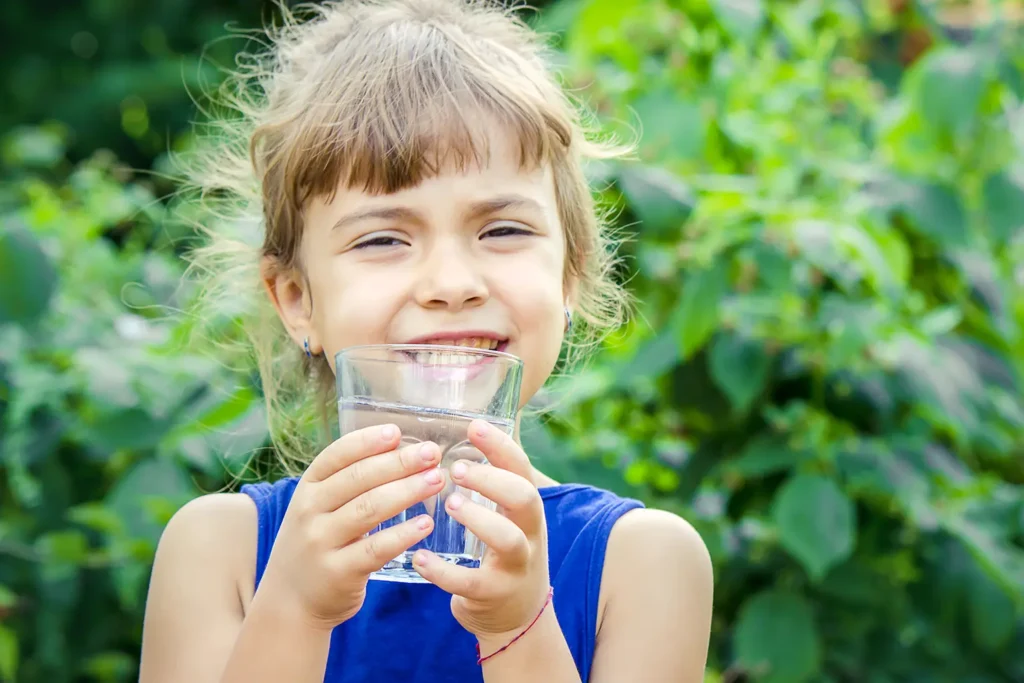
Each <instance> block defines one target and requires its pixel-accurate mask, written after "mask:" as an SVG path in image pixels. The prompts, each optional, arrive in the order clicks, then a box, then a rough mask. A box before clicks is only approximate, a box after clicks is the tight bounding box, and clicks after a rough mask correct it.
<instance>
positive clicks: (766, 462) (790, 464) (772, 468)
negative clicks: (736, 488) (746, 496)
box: [721, 436, 810, 478]
mask: <svg viewBox="0 0 1024 683" xmlns="http://www.w3.org/2000/svg"><path fill="white" fill-rule="evenodd" d="M809 459H810V454H809V453H807V452H806V451H803V450H800V449H797V448H794V447H793V446H791V445H789V444H787V443H786V442H785V441H784V440H783V439H780V438H778V437H769V436H759V437H755V438H754V439H753V440H752V441H751V442H750V443H749V444H747V446H746V447H745V448H744V449H743V450H742V451H741V452H740V454H739V455H738V456H737V457H736V458H733V459H731V460H728V461H725V462H723V463H722V465H721V468H722V471H723V472H724V473H727V474H729V475H731V476H739V477H744V478H747V477H763V476H767V475H770V474H775V473H776V472H785V471H788V470H790V469H793V468H794V467H796V466H797V465H799V464H800V463H802V462H805V461H807V460H809Z"/></svg>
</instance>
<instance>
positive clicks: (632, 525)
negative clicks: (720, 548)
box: [606, 508, 712, 578]
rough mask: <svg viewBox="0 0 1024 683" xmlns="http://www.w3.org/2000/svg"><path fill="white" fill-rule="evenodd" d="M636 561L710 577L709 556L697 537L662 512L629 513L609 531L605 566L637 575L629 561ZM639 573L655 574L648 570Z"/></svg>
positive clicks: (640, 510)
mask: <svg viewBox="0 0 1024 683" xmlns="http://www.w3.org/2000/svg"><path fill="white" fill-rule="evenodd" d="M638 557H640V558H643V557H651V558H657V559H659V560H661V562H665V561H671V562H672V563H673V566H674V567H675V568H676V569H679V568H680V565H685V566H686V567H688V568H689V569H690V570H691V571H692V572H694V573H696V574H698V575H705V576H706V577H708V578H710V576H711V570H712V566H711V556H710V554H709V553H708V549H707V546H706V545H705V544H704V540H703V539H702V538H701V537H700V534H699V533H697V530H696V529H694V528H693V526H692V525H691V524H690V523H689V522H687V521H686V520H685V519H683V518H682V517H680V516H678V515H674V514H672V513H671V512H666V511H664V510H655V509H651V508H638V509H635V510H630V511H629V512H627V513H626V514H624V515H623V516H622V517H621V518H619V520H618V521H617V522H616V523H615V526H613V527H612V532H611V535H610V536H609V537H608V557H607V560H606V562H611V563H612V564H622V565H624V566H626V567H633V568H634V569H635V570H637V571H640V570H641V568H639V567H637V566H636V563H635V561H633V558H638ZM642 571H645V572H649V571H657V570H656V569H655V568H653V567H649V568H646V569H642Z"/></svg>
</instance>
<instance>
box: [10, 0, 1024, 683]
mask: <svg viewBox="0 0 1024 683" xmlns="http://www.w3.org/2000/svg"><path fill="white" fill-rule="evenodd" d="M897 4H898V5H899V6H900V7H901V8H902V9H899V10H896V9H893V8H894V7H896V5H897ZM904 4H905V3H888V2H881V1H878V2H875V1H871V2H866V3H854V2H847V1H845V0H838V1H836V2H819V1H817V0H801V1H800V2H769V1H767V0H763V1H762V0H709V1H704V0H643V1H642V2H634V3H629V2H622V1H621V0H559V2H556V3H554V4H553V5H552V6H551V7H550V8H549V9H548V10H547V11H545V12H544V13H543V14H541V15H540V17H539V20H538V21H539V22H540V26H541V28H544V29H545V30H550V31H552V32H554V33H555V34H556V35H557V41H558V47H559V49H560V50H561V52H562V55H561V57H562V59H561V63H563V64H565V65H566V66H565V73H564V76H565V78H566V80H567V81H568V83H569V84H570V85H572V86H578V87H579V88H581V89H582V92H583V93H584V94H585V95H586V96H587V97H588V98H589V99H590V100H591V101H592V103H593V104H594V105H595V106H596V108H597V110H598V112H599V113H600V115H601V116H602V117H603V120H604V121H606V122H608V123H607V125H608V127H609V128H610V129H612V130H616V129H619V127H620V126H621V125H622V124H623V123H625V124H627V125H628V124H629V123H630V122H635V123H636V124H639V126H638V128H639V129H640V131H641V135H640V139H639V154H640V157H641V160H640V161H639V162H630V163H624V164H619V165H609V166H604V167H602V168H601V169H598V170H599V171H600V174H601V175H602V177H603V178H605V179H607V180H610V181H611V184H610V187H609V189H608V190H607V191H606V194H607V197H606V198H607V199H608V200H609V201H613V202H621V204H622V205H623V206H624V207H625V211H624V213H623V214H622V216H621V220H622V223H623V225H624V226H625V227H626V228H627V229H628V230H631V231H633V232H635V233H636V239H634V240H632V241H631V242H630V243H629V244H628V245H627V246H626V255H627V256H628V257H629V258H628V261H627V264H628V268H627V272H625V273H623V276H624V277H628V278H629V282H630V287H631V289H632V290H633V292H634V294H635V296H636V298H637V300H638V301H639V302H640V309H641V310H640V311H639V313H640V315H638V316H637V317H636V318H635V321H634V322H633V323H631V324H630V325H629V326H628V327H627V328H626V329H625V330H623V331H622V333H621V334H619V335H617V336H616V337H615V338H614V339H612V340H610V342H609V343H608V345H607V347H606V348H605V349H603V351H602V353H601V354H600V355H599V357H598V359H597V360H596V362H595V363H594V364H592V365H590V366H588V368H587V369H586V370H585V371H583V372H582V373H581V374H579V375H577V376H575V377H573V378H570V379H568V380H566V381H564V382H561V383H557V384H555V385H553V386H552V387H550V389H549V392H546V393H545V394H544V395H542V396H540V397H538V401H539V402H541V403H544V402H545V401H552V406H553V407H552V412H551V414H550V419H549V420H548V421H547V422H546V423H545V424H539V423H537V422H536V421H534V422H533V423H531V424H528V425H525V426H524V432H523V443H524V445H525V447H526V449H527V451H528V452H529V453H530V454H531V457H532V458H533V459H534V460H535V462H536V463H537V464H538V466H539V467H540V468H541V469H543V470H544V471H546V472H547V473H548V474H550V475H551V476H554V477H556V478H559V479H563V480H576V481H584V482H588V483H592V484H595V485H598V486H603V487H606V488H610V489H612V490H615V491H618V492H620V493H623V494H627V495H634V496H640V497H642V498H644V499H645V500H646V501H647V502H648V503H649V504H651V505H656V506H660V507H663V508H665V509H668V510H672V511H674V512H677V513H679V514H681V515H683V516H684V517H686V518H687V519H689V520H691V522H692V523H693V524H694V525H695V526H696V527H697V528H698V530H699V531H700V532H701V534H702V536H703V538H704V539H705V541H706V542H707V544H708V547H709V549H710V551H711V553H712V557H713V559H714V562H715V567H716V589H715V599H716V614H715V630H714V633H713V641H712V651H711V661H710V669H711V670H710V673H709V680H712V681H714V680H720V679H721V677H725V676H726V672H727V671H728V672H729V674H732V673H734V672H737V671H742V672H746V673H747V674H748V675H749V677H750V678H751V679H752V680H757V681H771V682H780V683H783V682H784V683H790V682H792V683H796V682H799V681H832V682H840V681H871V682H879V683H881V682H886V681H902V680H932V681H951V682H957V683H960V682H962V681H972V682H974V683H995V682H997V681H1015V680H1024V620H1022V610H1024V495H1022V492H1024V488H1022V486H1024V399H1022V396H1024V231H1022V230H1021V226H1022V225H1024V129H1022V128H1021V123H1020V121H1021V118H1020V116H1021V115H1020V113H1019V112H1020V111H1022V110H1021V108H1020V107H1021V98H1022V96H1024V69H1022V66H1024V40H1022V39H1021V36H1020V35H1019V32H1017V31H1015V30H1013V29H1012V28H1011V27H1009V26H1006V25H1003V24H996V25H993V26H992V27H990V28H988V29H985V30H984V31H981V32H979V34H978V35H977V36H975V37H974V39H970V40H968V39H962V40H959V41H954V40H951V39H950V38H949V36H948V35H946V31H945V30H944V29H943V27H942V24H941V21H940V20H938V19H937V18H936V16H934V14H933V13H932V10H931V9H930V7H929V6H928V4H926V3H909V4H906V7H904ZM66 11H67V12H68V14H66V15H62V17H63V19H62V20H60V21H53V22H50V24H48V29H47V30H46V31H41V32H39V33H38V34H33V33H32V32H30V31H28V30H27V27H30V26H35V23H33V22H31V21H30V20H29V19H28V18H27V15H25V14H23V13H22V10H21V9H19V4H18V3H8V4H7V5H5V6H4V9H3V10H0V16H3V18H4V20H5V21H4V22H2V23H3V26H4V27H5V28H6V27H19V26H20V27H22V29H23V30H22V31H21V33H23V34H25V35H33V36H35V37H34V38H33V40H34V41H35V43H36V44H35V45H33V46H31V47H23V51H24V52H25V53H26V55H28V56H27V57H26V58H25V59H24V60H4V67H3V69H4V73H5V75H6V76H7V78H5V81H8V82H9V83H11V84H13V86H15V87H16V90H17V89H18V88H20V90H17V92H15V95H14V97H13V98H12V99H11V102H13V103H14V104H12V106H11V107H9V108H5V110H4V112H3V116H5V117H7V119H5V120H4V123H6V124H12V125H13V124H16V123H22V122H32V123H35V122H37V121H39V120H42V119H44V118H47V119H54V121H51V122H49V123H45V124H44V125H33V126H30V127H24V128H17V129H13V130H11V132H10V133H9V134H7V135H6V136H5V137H4V138H3V139H0V161H2V164H3V166H2V177H0V180H2V182H0V338H2V340H0V341H2V343H0V452H2V458H3V459H2V463H0V679H3V680H7V679H14V680H18V681H26V682H27V683H35V682H36V681H47V682H48V683H50V682H54V683H60V682H61V681H77V680H97V681H125V680H131V679H133V677H135V676H136V675H137V673H136V664H137V656H138V647H139V636H140V632H141V617H142V609H143V600H144V594H145V587H146V581H147V579H148V572H149V568H150V562H151V561H152V556H153V552H154V548H155V543H156V540H157V538H158V536H159V533H160V529H161V528H162V525H163V524H164V523H165V522H166V520H167V519H168V518H169V517H170V516H171V514H173V512H174V510H175V509H176V508H177V506H179V505H180V504H181V503H183V502H184V501H185V500H187V499H189V498H191V497H193V496H195V495H197V494H199V493H200V492H205V491H214V490H220V489H221V488H222V487H224V486H225V485H229V484H231V483H232V482H233V481H234V480H235V479H236V478H237V477H238V476H240V475H241V474H242V473H243V470H244V466H245V464H246V463H248V462H249V458H250V456H251V455H252V454H253V453H254V452H257V451H259V449H260V447H261V446H262V445H263V444H264V443H265V441H266V427H265V424H264V415H263V412H262V407H261V402H260V395H259V388H258V386H257V385H256V384H255V383H254V382H253V380H252V375H251V369H250V368H249V367H247V366H245V365H244V364H243V365H242V366H238V364H237V361H238V359H237V358H236V357H234V356H233V355H231V354H230V353H227V352H226V351H221V350H220V349H211V348H210V344H208V343H205V340H203V339H202V338H198V337H197V336H196V331H197V330H198V329H199V328H198V327H197V326H196V325H195V322H196V321H192V320H189V319H188V318H185V317H182V316H180V315H177V314H176V313H177V311H178V310H179V309H181V308H182V307H184V305H185V303H186V302H187V301H189V299H190V297H191V296H192V295H193V292H192V287H191V283H190V282H189V281H188V280H187V279H185V280H182V279H181V278H182V275H183V270H182V264H181V261H180V259H179V255H180V252H181V249H182V248H184V247H185V246H187V244H188V240H189V239H190V237H189V235H190V234H191V233H190V230H189V226H188V221H189V220H190V219H191V217H192V213H191V211H192V208H191V207H189V206H187V205H183V206H175V207H174V210H173V211H172V209H171V208H169V203H168V202H167V201H165V200H164V199H163V198H164V197H165V196H166V195H168V194H169V193H171V192H173V190H174V188H173V186H171V185H170V184H168V183H166V182H165V181H162V180H160V179H159V178H160V176H159V173H157V174H155V175H154V178H149V177H145V178H144V179H142V177H141V176H136V175H133V174H132V173H130V172H129V171H128V170H127V169H126V168H125V167H123V166H122V165H121V164H119V163H118V162H117V161H116V160H115V157H114V155H112V154H110V153H109V152H103V151H100V152H95V153H92V150H93V149H96V148H101V147H109V148H113V149H116V150H117V152H118V154H120V155H121V157H123V158H128V159H129V160H130V161H131V163H133V164H135V165H142V166H147V165H152V166H153V168H155V169H163V168H165V167H166V158H165V157H164V156H163V155H162V152H163V150H164V149H165V148H166V147H167V145H165V144H164V141H163V139H162V138H161V137H160V136H161V135H163V131H165V130H169V131H171V132H172V134H176V133H184V132H185V128H184V126H185V122H186V121H187V119H188V118H189V116H191V114H190V113H189V112H191V111H192V109H191V104H190V102H189V101H188V98H187V96H186V93H185V91H184V87H183V83H184V84H185V85H188V86H189V87H191V86H193V85H195V84H196V83H197V82H198V81H197V80H194V79H199V78H200V77H202V78H211V79H214V80H215V78H216V74H215V73H212V72H207V71H205V70H203V69H205V68H206V67H205V66H204V67H200V66H199V65H198V63H197V61H196V60H197V57H196V56H195V55H197V54H198V53H197V52H196V49H197V47H198V46H199V45H201V44H203V43H204V42H205V41H208V40H210V39H213V38H215V37H217V36H218V35H220V34H221V32H222V28H221V24H222V23H223V21H224V20H226V19H227V18H233V19H241V20H242V23H243V24H252V23H254V22H255V21H257V19H256V17H254V16H253V15H252V14H251V13H254V12H255V11H256V9H255V7H254V6H252V5H251V4H249V3H242V5H239V6H237V7H236V6H234V5H232V4H230V3H224V2H219V3H210V4H204V5H202V6H201V7H200V5H199V4H197V3H187V2H186V3H159V2H158V3H157V5H156V6H153V7H150V6H146V8H145V9H142V8H141V6H134V5H132V6H129V5H127V4H124V3H121V2H117V1H114V0H111V1H109V2H101V3H84V4H82V5H81V6H76V7H75V8H74V9H69V10H66ZM243 11H244V12H250V14H249V15H243V14H242V12H243ZM83 17H84V18H83ZM221 17H223V19H222V18H221ZM115 19H116V21H115ZM121 24H123V25H124V26H123V28H118V30H117V31H116V34H117V35H114V33H115V31H114V29H113V28H111V27H114V26H120V25H121ZM68 27H71V28H68ZM124 29H128V30H124ZM104 31H107V33H104ZM108 33H109V35H108ZM84 34H88V35H84ZM13 35H14V34H12V36H13ZM920 35H928V36H930V40H932V41H933V43H934V44H933V45H932V46H931V47H930V49H928V50H927V51H926V52H924V53H923V54H922V55H921V56H920V57H919V58H917V59H916V60H914V61H912V63H906V62H909V60H908V59H903V60H901V59H899V58H898V57H899V52H898V51H897V50H894V49H893V47H892V46H893V45H899V44H905V43H906V42H908V41H910V38H911V36H918V37H919V36H920ZM89 36H92V37H93V39H94V40H95V42H96V45H95V46H94V47H95V48H96V49H95V50H93V49H92V48H90V46H91V45H92V43H91V42H90V41H89ZM97 36H98V37H99V39H96V38H97ZM127 36H133V38H128V37H127ZM161 36H163V38H161ZM962 37H963V36H961V38H962ZM12 39H13V38H12ZM915 40H916V38H915ZM69 41H72V42H70V43H69ZM133 41H134V42H133ZM161 41H163V42H161ZM10 42H11V41H8V43H10ZM22 42H24V41H22ZM69 44H70V46H71V50H72V52H73V54H74V58H73V61H72V62H71V63H70V64H68V65H66V68H62V69H53V70H43V69H41V67H40V66H39V64H40V62H39V59H38V55H40V54H57V53H59V52H60V50H65V49H66V46H67V45H69ZM237 47H242V45H241V44H235V45H233V46H232V47H231V48H230V50H233V49H235V48H237ZM250 47H251V46H250ZM217 50H224V52H223V53H221V52H217V55H218V60H217V61H219V62H220V63H229V61H230V54H229V53H230V50H229V49H227V48H223V46H222V45H221V44H218V47H217ZM47 51H49V52H47ZM83 55H87V56H83ZM187 55H192V56H187ZM68 59H71V58H70V57H68ZM79 62H81V63H79ZM83 64H85V65H90V68H88V69H86V68H83ZM182 65H184V67H185V68H181V67H182ZM33 74H35V75H33ZM211 84H212V82H211ZM50 92H52V93H58V94H59V96H58V95H54V97H52V98H51V97H44V96H43V93H50ZM106 110H110V111H116V112H117V114H116V116H113V117H107V118H109V119H110V120H109V121H108V120H107V119H106V118H104V117H101V116H95V115H94V113H95V112H99V111H106ZM156 131H160V133H157V132H156ZM626 132H627V135H628V131H626ZM154 136H156V137H154ZM188 142H189V141H188V136H187V135H184V136H183V137H182V138H181V139H177V140H174V143H173V145H172V147H177V146H180V145H187V144H188ZM139 159H142V160H144V163H139V162H138V160H139ZM211 327H213V328H215V329H214V331H215V332H220V333H222V334H223V336H226V337H228V338H231V337H233V335H235V334H236V333H237V329H236V325H235V321H234V320H233V319H232V318H231V315H230V314H229V313H225V314H224V318H223V320H216V321H206V322H205V324H204V326H203V328H202V329H204V330H208V329H210V328H211ZM217 328H219V329H217ZM554 399H557V400H554ZM255 464H256V465H257V466H262V465H264V464H266V461H265V460H264V459H263V454H262V452H258V457H257V461H256V463H255ZM666 637H670V636H666Z"/></svg>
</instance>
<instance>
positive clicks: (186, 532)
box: [160, 493, 256, 546]
mask: <svg viewBox="0 0 1024 683" xmlns="http://www.w3.org/2000/svg"><path fill="white" fill-rule="evenodd" d="M255 527H256V505H255V504H254V503H253V501H252V498H250V497H249V496H247V495H245V494H242V493H211V494H207V495H205V496H200V497H198V498H194V499H192V500H190V501H189V502H188V503H186V504H185V505H183V506H182V507H181V508H180V509H179V510H178V511H177V512H176V513H174V516H173V517H171V521H170V522H168V523H167V526H166V528H165V529H164V532H163V535H162V536H161V538H160V545H162V546H166V545H170V544H187V545H189V546H203V545H207V544H209V543H211V542H213V541H221V540H223V539H224V537H225V536H228V537H230V536H231V535H232V534H234V533H237V532H239V531H243V532H244V531H246V530H248V531H252V530H253V529H255Z"/></svg>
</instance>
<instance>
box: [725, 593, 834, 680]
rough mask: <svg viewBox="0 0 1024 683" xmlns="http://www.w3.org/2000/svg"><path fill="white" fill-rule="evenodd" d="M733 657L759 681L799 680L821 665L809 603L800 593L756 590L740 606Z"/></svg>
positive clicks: (812, 674)
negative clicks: (734, 654)
mask: <svg viewBox="0 0 1024 683" xmlns="http://www.w3.org/2000/svg"><path fill="white" fill-rule="evenodd" d="M735 647H736V659H737V662H738V663H739V664H740V665H741V666H742V667H743V668H744V669H746V670H748V671H750V672H751V673H753V675H754V677H755V679H756V680H758V681H760V682H761V683H802V682H803V681H809V680H812V679H813V678H814V677H815V676H817V675H818V672H819V670H820V668H821V659H822V652H821V644H820V642H819V639H818V630H817V627H816V626H815V623H814V614H813V611H812V609H811V605H810V604H809V603H808V602H807V600H806V599H804V598H803V597H802V596H800V595H795V594H792V593H786V592H782V591H777V590H768V591H762V592H760V593H757V594H756V595H754V596H752V597H750V598H748V599H747V600H746V602H744V604H743V607H741V608H740V612H739V618H738V620H737V623H736V635H735Z"/></svg>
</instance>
